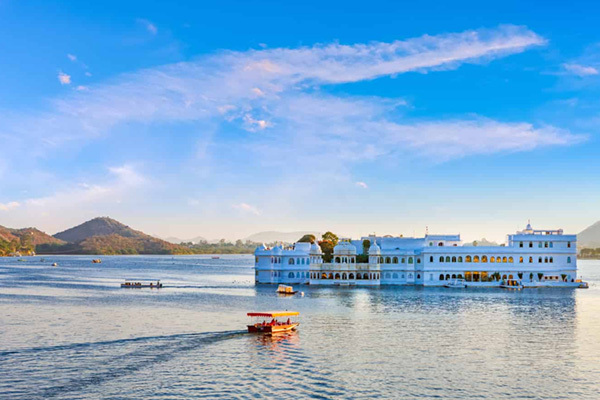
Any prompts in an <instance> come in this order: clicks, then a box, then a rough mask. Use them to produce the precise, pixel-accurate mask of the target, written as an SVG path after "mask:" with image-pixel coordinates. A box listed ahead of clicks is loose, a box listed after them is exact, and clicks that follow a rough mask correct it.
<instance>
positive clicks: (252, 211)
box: [232, 203, 260, 215]
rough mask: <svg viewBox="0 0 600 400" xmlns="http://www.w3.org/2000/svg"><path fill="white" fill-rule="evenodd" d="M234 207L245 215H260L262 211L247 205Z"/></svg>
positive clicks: (242, 204)
mask: <svg viewBox="0 0 600 400" xmlns="http://www.w3.org/2000/svg"><path fill="white" fill-rule="evenodd" d="M232 207H233V208H235V209H236V210H240V211H242V212H245V213H249V214H254V215H260V211H259V210H258V209H257V208H256V207H254V206H251V205H250V204H247V203H239V204H234V205H233V206H232Z"/></svg>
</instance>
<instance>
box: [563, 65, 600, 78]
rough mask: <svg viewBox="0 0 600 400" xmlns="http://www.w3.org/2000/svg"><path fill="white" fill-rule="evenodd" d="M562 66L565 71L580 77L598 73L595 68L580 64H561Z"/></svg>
mask: <svg viewBox="0 0 600 400" xmlns="http://www.w3.org/2000/svg"><path fill="white" fill-rule="evenodd" d="M562 67H563V69H564V70H565V71H566V72H568V73H570V74H573V75H577V76H581V77H583V76H590V75H598V73H599V71H598V69H597V68H595V67H592V66H586V65H581V64H563V65H562Z"/></svg>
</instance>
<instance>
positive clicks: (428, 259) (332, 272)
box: [255, 224, 578, 286]
mask: <svg viewBox="0 0 600 400" xmlns="http://www.w3.org/2000/svg"><path fill="white" fill-rule="evenodd" d="M576 241H577V236H576V235H565V234H564V233H563V231H562V229H558V230H534V229H532V228H531V225H530V224H528V225H527V228H526V229H525V230H523V231H520V232H517V233H515V234H513V235H508V237H507V242H506V243H505V244H503V245H501V246H472V245H463V244H462V242H461V239H460V235H429V234H427V235H425V237H422V238H406V237H391V236H384V237H381V236H368V237H362V238H361V239H360V240H350V239H341V240H340V241H339V243H338V244H337V245H336V246H335V248H334V252H333V258H332V260H331V262H330V263H326V262H323V253H322V251H321V248H320V247H319V245H318V244H317V243H313V244H311V243H300V242H299V243H295V244H294V245H292V246H287V247H283V246H275V247H273V248H267V247H266V246H264V245H262V246H260V247H258V248H257V249H256V251H255V256H256V258H255V276H256V278H255V281H256V283H287V284H311V285H340V286H346V285H361V286H369V285H370V286H374V285H423V286H442V285H444V284H446V283H447V282H449V281H453V280H455V279H464V280H465V281H466V283H467V284H468V285H469V286H498V285H500V282H502V281H503V280H507V279H514V280H518V281H520V282H522V283H523V284H524V285H531V286H577V285H578V284H577V282H576V279H577V250H576ZM359 258H360V261H362V262H358V259H359Z"/></svg>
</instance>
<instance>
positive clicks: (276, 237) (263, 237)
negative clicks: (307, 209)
mask: <svg viewBox="0 0 600 400" xmlns="http://www.w3.org/2000/svg"><path fill="white" fill-rule="evenodd" d="M309 234H312V235H315V236H317V237H321V234H320V233H319V232H302V231H300V232H277V231H266V232H258V233H255V234H253V235H250V236H248V237H247V238H245V239H244V240H245V241H250V242H256V243H273V242H284V243H295V242H296V241H297V240H298V239H300V238H301V237H302V236H304V235H309Z"/></svg>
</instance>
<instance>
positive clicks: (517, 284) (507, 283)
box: [500, 279, 523, 290]
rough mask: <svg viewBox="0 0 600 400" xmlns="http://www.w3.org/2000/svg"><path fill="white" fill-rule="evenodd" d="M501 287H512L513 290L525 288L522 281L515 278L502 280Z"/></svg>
mask: <svg viewBox="0 0 600 400" xmlns="http://www.w3.org/2000/svg"><path fill="white" fill-rule="evenodd" d="M500 288H502V289H512V290H521V289H523V284H521V282H519V281H517V280H514V279H509V280H507V281H502V283H500Z"/></svg>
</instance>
